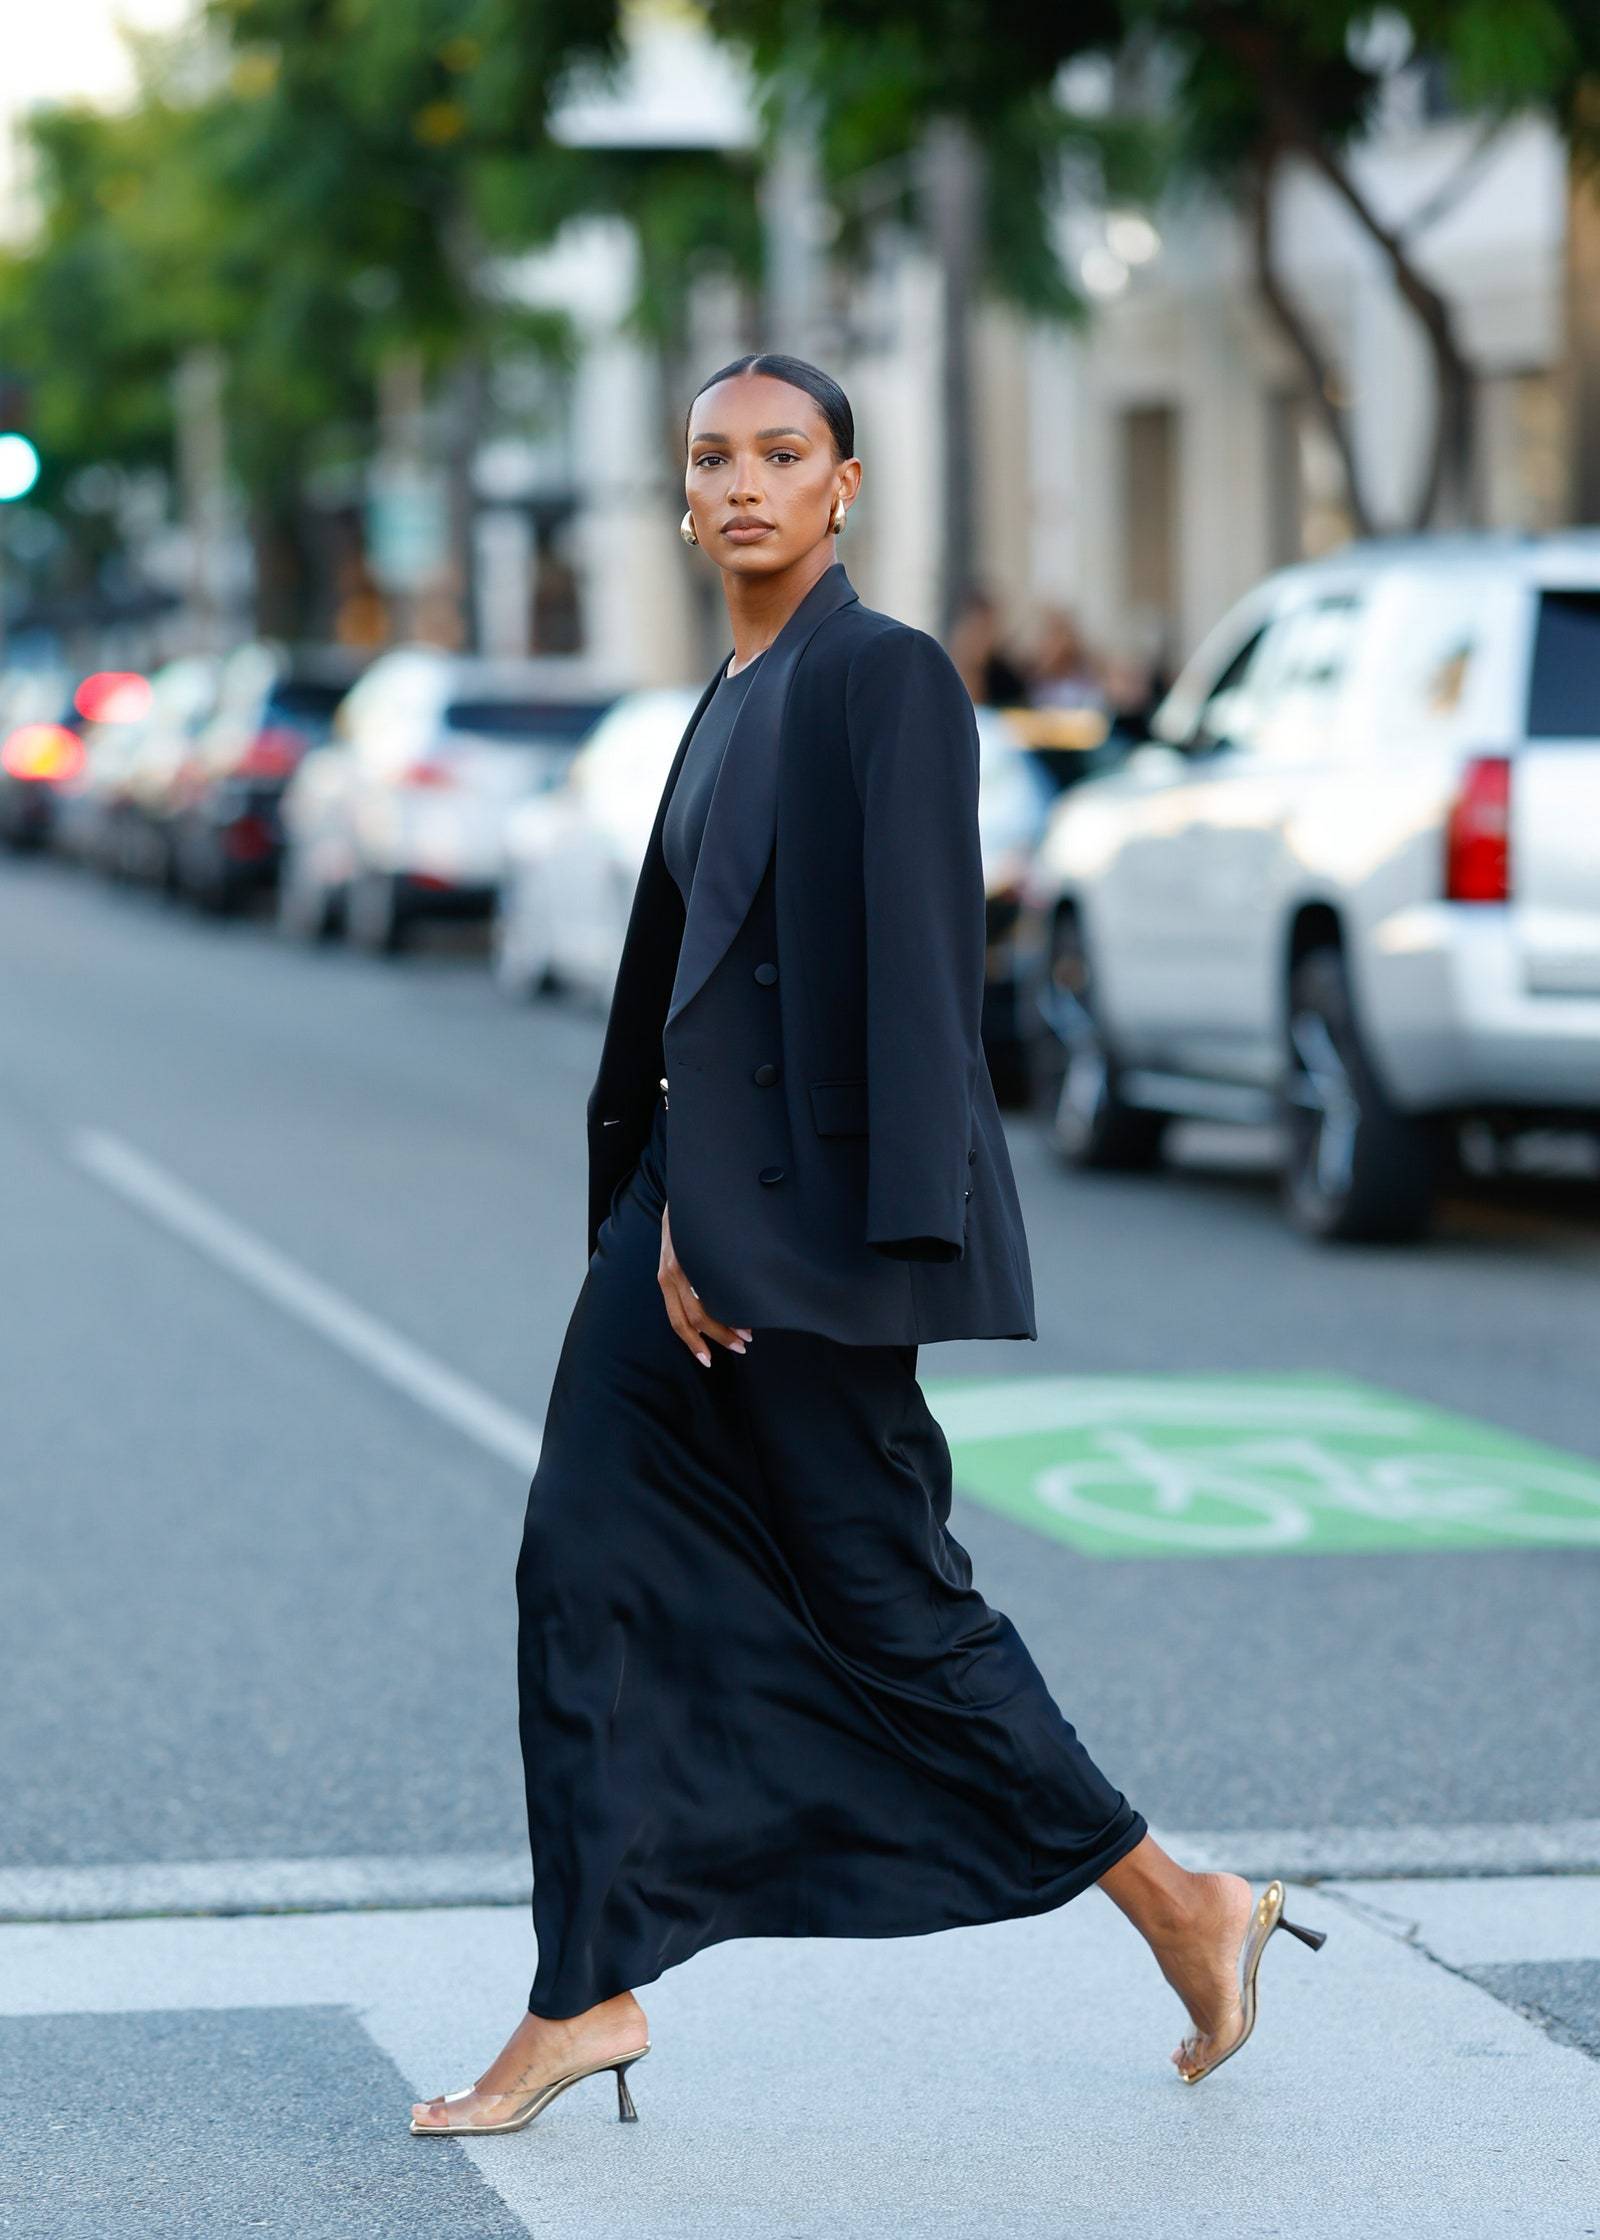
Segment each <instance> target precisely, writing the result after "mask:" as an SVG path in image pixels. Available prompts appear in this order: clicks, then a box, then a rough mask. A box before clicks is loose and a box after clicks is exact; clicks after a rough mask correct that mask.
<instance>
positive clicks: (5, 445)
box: [0, 428, 39, 505]
mask: <svg viewBox="0 0 1600 2240" xmlns="http://www.w3.org/2000/svg"><path fill="white" fill-rule="evenodd" d="M38 479H39V454H38V452H37V451H36V450H35V449H34V446H33V445H32V444H31V443H30V442H29V440H28V438H27V437H26V436H24V435H19V434H18V433H17V431H16V430H15V429H14V428H7V429H5V430H3V431H0V505H4V504H5V503H6V502H7V501H8V500H10V499H13V498H25V497H26V496H27V495H28V492H29V491H30V490H31V489H32V488H33V486H34V484H35V483H36V482H37V481H38Z"/></svg>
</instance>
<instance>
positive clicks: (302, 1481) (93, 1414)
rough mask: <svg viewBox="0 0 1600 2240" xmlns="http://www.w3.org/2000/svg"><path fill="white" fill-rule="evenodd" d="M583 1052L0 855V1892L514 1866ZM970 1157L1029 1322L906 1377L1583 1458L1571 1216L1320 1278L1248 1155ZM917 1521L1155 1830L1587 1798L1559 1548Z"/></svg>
mask: <svg viewBox="0 0 1600 2240" xmlns="http://www.w3.org/2000/svg"><path fill="white" fill-rule="evenodd" d="M600 1024H601V1022H600V1020H599V1018H598V1017H597V1016H596V1015H595V1014H594V1013H593V1012H592V1011H589V1010H585V1009H584V1008H582V1007H579V1006H576V1005H572V1004H569V1003H565V1002H561V1001H546V1002H544V1003H542V1004H540V1005H537V1006H534V1007H532V1008H530V1009H525V1010H522V1009H513V1008H511V1007H509V1006H507V1005H506V1004H505V1003H504V1002H503V1001H502V1000H501V999H500V998H499V997H497V995H496V994H495V992H494V990H493V988H492V986H491V983H490V981H489V978H488V975H487V972H486V971H485V969H484V966H483V962H482V958H481V956H479V955H476V954H474V953H473V948H472V944H471V942H470V941H463V940H462V939H461V938H460V937H459V936H456V937H452V938H450V939H448V940H441V941H440V942H439V943H437V944H436V945H435V946H434V947H433V948H432V949H430V950H429V951H428V952H426V953H424V954H422V955H420V956H418V957H416V958H414V959H410V960H406V961H403V962H399V963H395V964H388V965H386V964H382V963H375V962H370V961H367V960H364V959H360V958H356V957H353V956H351V955H349V954H347V953H345V952H344V951H343V950H341V949H338V948H334V949H331V950H322V951H310V950H302V949H297V948H294V947H290V946H288V945H286V944H284V943H283V942H281V941H280V940H279V939H278V938H277V936H276V935H275V934H274V932H273V930H272V929H271V927H270V925H268V924H267V923H266V922H264V921H261V920H257V921H253V922H252V921H247V922H244V923H235V924H221V925H219V924H216V923H211V922H207V921H204V920H202V919H198V918H196V917H193V916H191V915H189V914H187V913H185V912H181V911H178V910H175V909H173V908H171V907H170V906H168V905H165V904H163V903H161V902H159V901H156V900H154V899H152V898H148V897H145V896H143V895H139V894H128V893H124V892H119V891H115V890H112V889H109V888H107V887H105V886H102V885H100V884H98V883H97V882H95V881H93V880H92V879H90V878H88V877H86V876H82V875H79V874H77V873H75V872H72V871H70V870H67V869H64V868H62V867H59V866H56V865H54V864H51V863H49V862H36V861H31V860H29V861H15V860H12V861H7V862H5V863H4V864H3V865H0V1233H3V1236H4V1240H5V1244H4V1258H5V1267H6V1279H7V1280H6V1301H7V1307H8V1310H9V1311H8V1313H7V1318H6V1319H7V1335H6V1343H5V1348H4V1356H3V1360H0V1399H3V1403H4V1413H3V1420H4V1423H5V1427H6V1430H5V1441H4V1445H5V1450H6V1452H5V1461H4V1482H5V1491H6V1497H7V1515H8V1529H7V1543H8V1548H7V1555H8V1560H7V1562H6V1564H5V1567H4V1571H3V1574H0V1644H3V1647H0V1658H3V1661H4V1668H5V1677H6V1681H7V1683H8V1700H9V1701H10V1703H11V1704H12V1705H13V1707H22V1708H23V1711H24V1716H22V1717H21V1718H20V1719H15V1720H14V1721H13V1729H12V1750H11V1752H10V1754H9V1759H8V1768H7V1774H6V1784H7V1791H8V1793H7V1796H6V1800H5V1803H6V1809H5V1811H4V1812H3V1814H0V1866H14V1867H54V1866H78V1867H84V1866H100V1865H107V1866H110V1865H124V1864H128V1863H131V1862H148V1861H174V1860H190V1861H204V1860H231V1859H285V1858H288V1859H310V1858H317V1857H320V1856H324V1855H326V1856H343V1857H349V1856H356V1855H359V1856H363V1857H371V1856H374V1855H384V1854H389V1853H393V1854H405V1855H427V1856H429V1857H438V1856H440V1855H445V1854H450V1853H454V1852H462V1853H491V1854H504V1853H515V1852H516V1851H517V1850H518V1848H519V1847H520V1846H521V1845H522V1843H523V1840H524V1838H523V1828H522V1817H521V1816H522V1800H521V1791H520V1762H519V1759H518V1756H517V1749H516V1732H515V1716H514V1668H513V1653H512V1652H513V1641H512V1633H513V1616H514V1613H513V1596H512V1569H513V1564H514V1559H515V1551H516V1545H517V1540H518V1535H519V1532H520V1526H521V1515H522V1507H523V1502H524V1498H525V1494H526V1486H527V1478H528V1474H529V1471H528V1455H529V1454H530V1453H531V1452H532V1448H531V1446H530V1447H526V1448H524V1447H523V1446H521V1445H519V1439H520V1438H521V1436H522V1433H523V1432H524V1430H525V1431H526V1433H527V1435H528V1437H529V1439H532V1438H534V1437H536V1433H537V1426H538V1423H539V1419H540V1417H541V1415H542V1411H543V1406H544V1402H545V1399H546V1396H547V1393H548V1389H549V1382H550V1377H551V1374H552V1371H553V1367H554V1362H555V1357H556V1353H557V1350H558V1347H559V1344H560V1340H561V1336H562V1332H563V1330H564V1327H565V1322H566V1318H567V1315H568V1313H569V1311H570V1308H571V1305H572V1301H573V1298H574V1296H575V1294H576V1291H577V1288H578V1285H579V1283H580V1281H581V1279H582V1274H583V1266H584V1262H583V1242H584V1212H583V1105H584V1097H585V1094H586V1091H587V1087H588V1084H589V1081H590V1079H591V1078H592V1074H593V1068H594V1062H595V1058H596V1055H597V1050H598V1039H599V1033H600ZM1010 1133H1011V1142H1012V1149H1013V1155H1014V1160H1015V1165H1016V1171H1017V1174H1018V1178H1019V1183H1020V1186H1021V1190H1022V1193H1023V1200H1024V1210H1025V1213H1026V1218H1027V1226H1028V1233H1029V1237H1030V1243H1031V1248H1032V1253H1033V1259H1034V1266H1035V1275H1036V1283H1037V1288H1038V1298H1039V1310H1040V1332H1041V1335H1040V1340H1039V1342H1038V1343H1037V1344H1036V1345H1035V1344H1028V1343H1026V1342H1021V1343H1019V1342H1015V1341H997V1342H992V1343H989V1344H960V1345H942V1346H935V1347H926V1348H924V1349H923V1353H922V1357H921V1363H920V1367H921V1371H922V1374H923V1376H924V1378H925V1379H937V1378H943V1377H963V1378H966V1377H984V1378H1010V1377H1014V1378H1022V1379H1033V1378H1037V1377H1041V1376H1044V1375H1047V1374H1062V1373H1068V1374H1071V1375H1074V1376H1081V1375H1086V1374H1099V1373H1113V1374H1129V1373H1135V1374H1137V1375H1139V1376H1141V1377H1146V1378H1148V1377H1165V1376H1169V1375H1177V1374H1184V1375H1192V1374H1196V1373H1206V1372H1228V1373H1244V1372H1258V1371H1272V1372H1318V1373H1324V1374H1325V1373H1329V1372H1331V1373H1334V1374H1336V1375H1338V1376H1341V1377H1346V1378H1353V1379H1357V1380H1361V1381H1362V1382H1364V1383H1369V1384H1375V1385H1378V1386H1381V1387H1383V1388H1384V1389H1385V1390H1387V1391H1389V1392H1393V1393H1405V1394H1409V1395H1412V1396H1414V1397H1415V1398H1418V1399H1421V1400H1425V1401H1428V1402H1431V1403H1433V1404H1435V1405H1437V1406H1441V1407H1444V1408H1446V1409H1450V1410H1453V1411H1457V1412H1460V1413H1463V1414H1467V1415H1470V1416H1471V1417H1473V1418H1474V1419H1476V1420H1478V1421H1479V1422H1483V1423H1487V1424H1491V1425H1497V1426H1501V1427H1503V1428H1505V1429H1506V1430H1509V1431H1511V1432H1515V1433H1519V1434H1522V1435H1524V1436H1526V1437H1531V1438H1535V1439H1538V1440H1540V1441H1543V1442H1548V1443H1551V1444H1553V1445H1555V1446H1557V1447H1559V1448H1561V1449H1563V1450H1565V1451H1566V1452H1567V1453H1569V1454H1571V1455H1574V1456H1581V1457H1584V1458H1587V1459H1588V1460H1589V1461H1591V1462H1592V1461H1596V1460H1600V1407H1597V1405H1596V1379H1595V1369H1594V1364H1595V1360H1596V1358H1597V1348H1596V1340H1597V1338H1600V1216H1597V1213H1596V1209H1595V1206H1594V1203H1593V1199H1592V1195H1588V1194H1586V1193H1585V1192H1584V1191H1583V1190H1582V1189H1580V1188H1578V1187H1575V1186H1574V1187H1571V1188H1550V1187H1545V1188H1542V1189H1541V1188H1537V1187H1528V1188H1515V1189H1513V1188H1506V1187H1498V1188H1495V1189H1492V1190H1491V1189H1487V1188H1479V1189H1477V1190H1475V1191H1474V1192H1473V1193H1472V1194H1470V1195H1467V1196H1463V1197H1460V1198H1457V1199H1455V1200H1453V1201H1452V1202H1451V1203H1450V1204H1449V1205H1448V1206H1447V1208H1446V1209H1445V1214H1444V1218H1443V1220H1442V1223H1441V1228H1440V1233H1439V1235H1438V1238H1437V1240H1436V1241H1435V1242H1433V1243H1432V1244H1430V1245H1428V1246H1426V1247H1423V1248H1421V1249H1414V1250H1408V1251H1404V1252H1394V1251H1382V1250H1377V1249H1372V1250H1344V1251H1328V1250H1325V1249H1318V1248H1316V1247H1314V1246H1311V1245H1309V1244H1307V1243H1304V1242H1302V1241H1300V1240H1298V1239H1296V1238H1295V1237H1293V1236H1292V1235H1291V1234H1290V1233H1289V1232H1288V1230H1287V1229H1286V1228H1285V1226H1284V1225H1283V1223H1282V1221H1281V1220H1280V1217H1279V1214H1278V1211H1277V1206H1276V1202H1275V1198H1274V1194H1273V1189H1272V1185H1271V1179H1270V1175H1269V1174H1268V1173H1267V1172H1266V1170H1265V1169H1264V1168H1263V1166H1262V1165H1261V1163H1260V1146H1258V1145H1253V1144H1250V1143H1245V1142H1242V1141H1240V1140H1239V1139H1236V1138H1226V1137H1219V1136H1217V1135H1215V1134H1213V1135H1212V1136H1210V1137H1209V1138H1208V1137H1206V1136H1204V1135H1201V1134H1199V1133H1198V1132H1192V1133H1191V1135H1190V1137H1189V1138H1188V1139H1187V1140H1186V1141H1185V1142H1183V1143H1181V1144H1180V1147H1179V1157H1178V1160H1177V1161H1176V1163H1175V1164H1174V1165H1173V1166H1172V1167H1171V1168H1169V1170H1168V1171H1167V1172H1166V1173H1165V1174H1163V1175H1160V1176H1158V1177H1154V1178H1150V1179H1132V1178H1129V1179H1121V1178H1119V1179H1109V1178H1093V1179H1091V1178H1084V1177H1070V1176H1067V1175H1065V1174H1064V1173H1062V1172H1061V1171H1060V1169H1059V1168H1058V1166H1057V1165H1056V1163H1055V1162H1054V1160H1053V1159H1052V1157H1051V1155H1050V1153H1049V1150H1048V1148H1047V1146H1046V1145H1045V1143H1044V1142H1043V1140H1042V1137H1041V1134H1040V1132H1039V1130H1038V1129H1037V1127H1036V1126H1035V1125H1034V1124H1033V1123H1032V1122H1031V1121H1029V1120H1028V1119H1026V1118H1022V1117H1018V1118H1016V1119H1014V1120H1013V1121H1012V1122H1011V1123H1010ZM207 1223H210V1224H213V1225H214V1227H215V1230H216V1233H215V1234H213V1233H212V1230H211V1229H209V1228H208V1227H207V1226H206V1224H207ZM219 1238H220V1242H219ZM241 1240H242V1241H241ZM251 1253H256V1254H258V1255H263V1256H265V1263H264V1264H265V1266H266V1273H265V1275H263V1273H262V1267H261V1266H258V1265H257V1264H256V1263H255V1262H254V1261H252V1260H251V1259H250V1257H249V1256H250V1254H251ZM296 1284H300V1285H302V1286H305V1287H309V1288H308V1289H307V1295H306V1297H302V1296H300V1294H299V1293H298V1292H297V1291H295V1289H294V1286H295V1285H296ZM275 1285H276V1288H274V1286H275ZM286 1286H287V1289H286V1288H285V1287H286ZM316 1286H321V1287H323V1289H322V1290H320V1291H319V1290H316V1289H315V1288H314V1287H316ZM307 1299H309V1305H308V1304H307ZM330 1299H331V1301H332V1304H331V1306H330V1305H329V1300H330ZM319 1317H320V1319H319ZM341 1318H342V1319H341ZM362 1318H368V1320H369V1321H370V1324H371V1327H370V1328H369V1327H367V1323H366V1322H364V1321H363V1320H362ZM391 1344H392V1346H393V1347H396V1348H403V1347H405V1346H407V1345H409V1347H410V1348H412V1349H414V1354H415V1358H412V1357H410V1356H407V1355H404V1354H403V1353H402V1356H401V1358H400V1360H399V1362H398V1365H396V1363H395V1362H393V1361H389V1360H386V1358H385V1357H384V1355H383V1348H384V1347H385V1346H386V1345H391ZM435 1372H436V1373H437V1374H438V1375H439V1376H441V1377H446V1376H449V1375H451V1374H453V1375H454V1377H455V1378H457V1379H459V1380H461V1383H462V1386H463V1388H464V1390H465V1393H466V1397H465V1399H462V1398H461V1396H460V1395H459V1394H456V1395H455V1396H454V1397H452V1394H451V1392H450V1391H449V1390H446V1391H445V1393H444V1395H443V1398H442V1399H441V1398H440V1396H439V1395H438V1394H437V1393H433V1392H430V1390H429V1389H428V1387H427V1384H426V1379H427V1377H428V1376H429V1375H430V1374H433V1373H435ZM419 1380H421V1381H420V1382H419ZM496 1410H499V1411H501V1414H499V1415H497V1414H496V1413H495V1411H496ZM954 1521H955V1527H956V1529H957V1531H958V1533H959V1535H960V1537H962V1539H963V1540H964V1541H965V1543H966V1545H967V1546H968V1547H969V1549H970V1550H971V1552H972V1555H973V1559H974V1563H975V1565H976V1567H977V1576H978V1579H979V1581H980V1583H981V1584H982V1585H983V1586H984V1588H985V1591H986V1592H987V1593H988V1595H989V1598H990V1600H991V1601H993V1602H995V1603H996V1604H998V1605H999V1606H1000V1607H1002V1608H1004V1609H1006V1610H1007V1611H1009V1613H1010V1614H1011V1615H1012V1616H1013V1617H1014V1618H1015V1620H1016V1621H1017V1623H1018V1624H1019V1626H1020V1627H1021V1628H1022V1630H1023V1633H1024V1635H1025V1637H1026V1638H1027V1639H1028V1641H1029V1643H1030V1645H1031V1646H1032V1648H1033V1649H1034V1652H1035V1654H1036V1656H1037V1657H1038V1659H1039V1662H1040V1664H1041V1665H1042V1667H1043V1668H1044V1670H1045V1672H1046V1674H1047V1677H1048V1678H1049V1680H1050V1682H1051V1684H1052V1686H1053V1688H1054V1689H1055V1691H1056V1693H1057V1696H1058V1700H1060V1701H1061V1703H1062V1705H1063V1708H1064V1709H1065V1710H1066V1711H1067V1712H1068V1715H1069V1716H1070V1717H1072V1718H1073V1719H1074V1721H1075V1722H1076V1723H1077V1725H1078V1726H1079V1729H1080V1731H1081V1732H1082V1733H1083V1734H1084V1736H1085V1739H1086V1740H1087V1741H1088V1742H1089V1744H1090V1746H1091V1748H1092V1749H1093V1750H1094V1751H1095V1753H1096V1755H1097V1756H1098V1757H1099V1758H1100V1760H1101V1762H1102V1763H1103V1764H1104V1765H1105V1766H1106V1767H1107V1768H1108V1769H1109V1770H1110V1771H1111V1772H1112V1773H1113V1777H1114V1778H1115V1779H1116V1781H1117V1782H1118V1784H1119V1786H1121V1787H1122V1788H1123V1789H1124V1790H1125V1791H1126V1792H1127V1793H1128V1794H1129V1795H1130V1796H1132V1797H1133V1798H1134V1799H1135V1800H1136V1801H1137V1802H1139V1804H1140V1805H1141V1808H1142V1809H1144V1810H1145V1811H1146V1813H1147V1814H1148V1816H1149V1817H1150V1819H1151V1820H1152V1822H1154V1823H1156V1824H1158V1825H1160V1826H1162V1827H1165V1828H1187V1829H1262V1830H1272V1829H1291V1828H1292V1829H1302V1830H1303V1829H1326V1828H1338V1827H1347V1828H1352V1829H1369V1830H1370V1829H1374V1828H1386V1827H1387V1828H1402V1827H1406V1828H1416V1827H1419V1826H1426V1825H1430V1824H1437V1823H1441V1822H1444V1823H1472V1824H1479V1825H1484V1824H1488V1825H1493V1824H1517V1825H1519V1826H1520V1825H1526V1824H1532V1823H1540V1822H1547V1821H1548V1822H1568V1821H1580V1820H1593V1819H1596V1818H1600V1760H1597V1758H1596V1756H1595V1753H1594V1751H1593V1748H1592V1726H1591V1725H1590V1724H1589V1723H1588V1722H1587V1721H1586V1720H1585V1719H1582V1718H1579V1717H1577V1716H1575V1707H1577V1706H1580V1705H1583V1704H1587V1705H1589V1706H1591V1707H1592V1705H1593V1702H1594V1700H1595V1687H1596V1681H1597V1679H1600V1628H1597V1627H1596V1626H1595V1624H1594V1622H1593V1613H1594V1609H1595V1607H1596V1597H1597V1591H1600V1551H1597V1550H1595V1549H1593V1548H1590V1549H1587V1550H1585V1549H1581V1548H1570V1547H1559V1546H1553V1547H1545V1548H1539V1547H1529V1548H1520V1547H1511V1548H1485V1549H1482V1550H1480V1549H1470V1550H1463V1549H1452V1550H1446V1551H1443V1552H1428V1551H1427V1550H1419V1549H1416V1548H1410V1547H1407V1548H1403V1549H1398V1550H1392V1551H1391V1550H1383V1551H1380V1552H1363V1553H1355V1554H1341V1553H1316V1554H1293V1555H1265V1556H1263V1555H1250V1556H1245V1557H1237V1558H1230V1557H1216V1556H1210V1557H1207V1558H1206V1559H1205V1560H1200V1561H1194V1562H1185V1561H1181V1560H1179V1561H1174V1560H1171V1559H1166V1560H1161V1561H1156V1562H1151V1561H1143V1560H1138V1559H1137V1558H1130V1559H1126V1560H1118V1559H1115V1558H1113V1559H1110V1560H1107V1559H1106V1558H1105V1557H1103V1556H1101V1557H1094V1556H1086V1555H1085V1554H1083V1553H1081V1552H1080V1551H1079V1550H1077V1549H1075V1548H1073V1547H1071V1546H1068V1545H1064V1544H1062V1543H1061V1542H1059V1541H1055V1540H1052V1539H1049V1538H1046V1537H1043V1536H1041V1535H1040V1534H1038V1533H1036V1532H1034V1531H1032V1530H1030V1529H1028V1527H1027V1526H1026V1525H1025V1524H1023V1523H1021V1522H1019V1521H1017V1520H1016V1519H1014V1518H1012V1517H1008V1516H1006V1515H1004V1514H1000V1513H996V1512H995V1511H994V1510H992V1509H991V1508H989V1507H987V1506H983V1505H980V1504H979V1503H977V1502H975V1501H970V1500H966V1499H963V1500H962V1501H961V1502H960V1503H959V1505H958V1512H957V1515H956V1518H955V1520H954ZM1307 1863H1308V1864H1315V1862H1307ZM1335 1863H1336V1864H1337V1863H1338V1862H1337V1861H1336V1862H1335Z"/></svg>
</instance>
